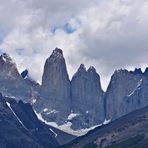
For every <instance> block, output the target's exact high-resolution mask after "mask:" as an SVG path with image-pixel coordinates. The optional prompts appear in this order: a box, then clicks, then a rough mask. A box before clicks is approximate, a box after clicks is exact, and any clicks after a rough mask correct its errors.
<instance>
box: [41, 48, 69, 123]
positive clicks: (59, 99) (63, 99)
mask: <svg viewBox="0 0 148 148" xmlns="http://www.w3.org/2000/svg"><path fill="white" fill-rule="evenodd" d="M39 102H40V103H41V102H42V103H41V104H42V107H40V111H41V109H44V108H48V113H47V114H48V115H46V114H43V116H44V117H47V118H46V120H48V121H55V122H57V123H59V124H62V123H63V122H64V121H65V120H66V119H67V116H68V114H69V113H70V110H71V96H70V80H69V76H68V73H67V68H66V64H65V59H64V57H63V52H62V50H61V49H59V48H56V49H55V50H54V51H53V53H52V55H51V56H50V57H49V58H48V59H47V60H46V63H45V66H44V73H43V77H42V86H41V100H39ZM40 103H38V104H40Z"/></svg>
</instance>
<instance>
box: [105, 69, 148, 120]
mask: <svg viewBox="0 0 148 148" xmlns="http://www.w3.org/2000/svg"><path fill="white" fill-rule="evenodd" d="M147 89H148V77H147V76H146V73H142V72H141V69H135V71H133V72H129V71H127V70H118V71H115V73H114V74H113V76H112V77H111V81H110V84H109V86H108V89H107V92H106V95H105V100H106V117H107V119H112V120H114V119H116V118H119V117H121V116H123V115H125V114H127V113H129V112H131V111H134V110H136V109H139V108H142V107H144V106H145V105H148V92H147Z"/></svg>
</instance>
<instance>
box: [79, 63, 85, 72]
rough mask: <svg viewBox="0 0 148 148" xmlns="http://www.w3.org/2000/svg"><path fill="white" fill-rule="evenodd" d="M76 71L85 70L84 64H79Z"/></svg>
mask: <svg viewBox="0 0 148 148" xmlns="http://www.w3.org/2000/svg"><path fill="white" fill-rule="evenodd" d="M78 71H86V67H85V65H84V64H80V66H79V69H78Z"/></svg>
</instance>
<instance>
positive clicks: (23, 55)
mask: <svg viewBox="0 0 148 148" xmlns="http://www.w3.org/2000/svg"><path fill="white" fill-rule="evenodd" d="M55 47H59V48H61V49H63V52H64V56H65V58H66V63H67V67H68V72H69V75H70V77H71V76H72V75H73V73H75V72H76V70H77V68H78V67H79V65H80V64H81V63H84V64H85V65H86V67H87V68H88V67H89V66H90V65H92V66H94V67H95V68H96V69H97V72H98V73H99V74H100V76H101V82H102V86H103V89H105V88H106V86H107V84H108V81H109V79H110V76H111V74H112V73H113V72H114V70H115V69H120V68H127V69H133V68H134V67H141V68H145V67H146V66H147V64H148V0H0V49H1V51H3V52H7V53H9V54H10V55H11V56H12V57H13V59H15V61H16V63H17V66H18V69H19V71H22V70H23V69H25V68H28V69H29V71H30V75H31V76H32V77H33V78H34V79H35V80H37V81H41V75H42V73H43V66H44V62H45V59H46V58H47V57H48V56H49V55H50V54H51V52H52V50H53V49H54V48H55Z"/></svg>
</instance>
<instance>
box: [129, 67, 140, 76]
mask: <svg viewBox="0 0 148 148" xmlns="http://www.w3.org/2000/svg"><path fill="white" fill-rule="evenodd" d="M130 73H132V74H135V75H137V74H138V75H139V74H143V72H142V70H141V68H135V70H134V71H130Z"/></svg>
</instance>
